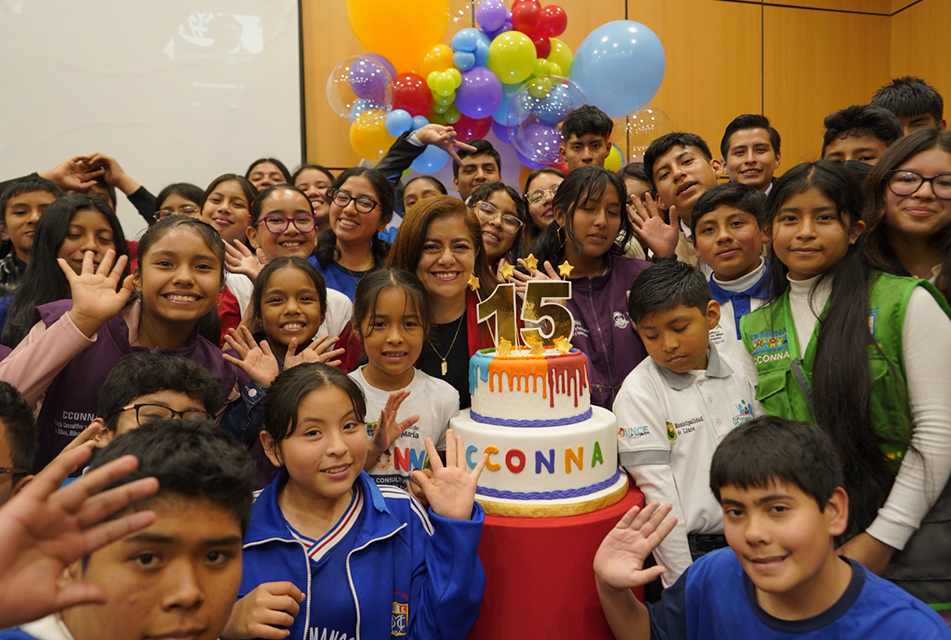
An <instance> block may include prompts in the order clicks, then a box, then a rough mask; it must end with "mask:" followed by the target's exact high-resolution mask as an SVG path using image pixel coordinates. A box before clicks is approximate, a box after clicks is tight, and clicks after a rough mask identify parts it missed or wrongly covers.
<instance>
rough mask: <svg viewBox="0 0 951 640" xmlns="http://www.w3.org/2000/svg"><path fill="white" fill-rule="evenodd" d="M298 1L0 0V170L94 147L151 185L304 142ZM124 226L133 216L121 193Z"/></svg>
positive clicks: (289, 151)
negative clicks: (82, 0) (144, 0)
mask: <svg viewBox="0 0 951 640" xmlns="http://www.w3.org/2000/svg"><path fill="white" fill-rule="evenodd" d="M299 16H300V11H299V5H298V0H197V1H196V0H161V2H141V1H130V0H93V1H92V2H73V1H72V0H0V56H2V60H3V64H2V65H0V79H2V80H0V179H8V178H14V177H18V176H21V175H26V174H28V173H30V172H33V171H40V170H44V169H49V168H51V167H52V166H54V165H56V164H58V163H59V162H60V161H62V160H65V159H67V158H70V157H73V156H77V155H86V154H91V153H94V152H102V153H105V154H106V155H109V156H112V157H114V158H115V159H116V160H117V161H118V162H119V164H120V165H121V166H122V168H123V169H124V170H125V172H126V173H127V174H129V176H131V177H132V178H133V179H135V180H136V181H138V182H139V183H140V184H142V185H143V186H145V187H146V188H147V189H148V190H149V191H151V192H152V193H153V194H156V195H157V194H158V192H159V191H160V190H161V189H162V188H163V187H164V186H165V185H167V184H169V183H171V182H192V183H194V184H196V185H198V186H199V187H201V188H202V189H204V188H205V187H206V186H207V185H208V183H209V182H210V181H211V180H212V179H213V178H214V177H215V176H218V175H220V174H222V173H229V172H233V173H239V174H242V175H243V174H244V172H245V170H246V169H247V167H248V165H249V164H250V163H251V162H252V161H253V160H254V159H256V158H258V157H261V156H273V157H276V158H279V159H281V160H282V161H284V163H285V164H286V165H287V166H288V167H289V168H291V169H292V170H293V167H294V166H296V165H297V164H299V163H300V161H301V157H302V145H303V142H302V141H303V135H302V134H303V132H302V126H303V125H302V122H303V112H302V108H301V104H302V102H301V44H300V17H299ZM117 209H118V211H119V216H120V218H121V220H122V223H123V227H124V229H125V231H126V234H127V235H128V237H130V238H136V237H138V236H139V235H140V233H141V232H142V230H144V229H145V227H146V223H145V221H144V220H143V219H142V218H141V217H139V216H138V214H137V213H136V211H135V209H134V207H132V205H131V204H129V202H128V200H126V198H125V197H124V196H123V195H122V193H121V192H120V193H118V194H117Z"/></svg>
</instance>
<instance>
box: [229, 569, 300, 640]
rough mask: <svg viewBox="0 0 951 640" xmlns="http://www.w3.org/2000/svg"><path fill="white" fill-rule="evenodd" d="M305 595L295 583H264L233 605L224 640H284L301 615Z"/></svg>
mask: <svg viewBox="0 0 951 640" xmlns="http://www.w3.org/2000/svg"><path fill="white" fill-rule="evenodd" d="M303 601H304V594H303V593H301V590H300V589H298V588H297V586H296V585H294V584H293V583H292V582H265V583H264V584H262V585H260V586H258V587H256V588H255V589H254V590H253V591H252V592H251V593H249V594H248V595H246V596H244V597H243V598H241V599H240V600H238V601H237V602H236V603H235V604H234V609H232V610H231V617H230V618H228V624H227V625H225V628H224V631H222V632H221V637H222V640H246V639H250V638H268V639H270V640H283V638H286V637H287V636H288V634H289V633H290V631H288V630H287V629H280V628H278V627H289V626H291V625H292V624H294V618H295V617H297V614H298V613H300V603H301V602H303Z"/></svg>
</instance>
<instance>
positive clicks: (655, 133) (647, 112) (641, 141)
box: [611, 105, 674, 162]
mask: <svg viewBox="0 0 951 640" xmlns="http://www.w3.org/2000/svg"><path fill="white" fill-rule="evenodd" d="M673 131H674V123H673V122H672V121H671V119H670V117H669V116H668V115H667V114H666V113H664V112H663V111H661V110H660V109H658V108H657V107H655V106H652V105H647V106H646V107H643V108H641V109H639V110H638V111H635V112H634V113H632V114H631V115H629V116H625V117H622V118H616V119H615V120H614V130H613V131H612V132H611V142H612V143H614V144H616V145H618V147H619V148H620V149H621V153H622V155H623V156H624V157H625V158H626V159H627V161H628V162H643V161H644V152H645V151H647V147H648V146H650V143H651V142H653V141H654V140H656V139H657V138H659V137H661V136H662V135H665V134H668V133H672V132H673Z"/></svg>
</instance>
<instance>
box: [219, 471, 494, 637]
mask: <svg viewBox="0 0 951 640" xmlns="http://www.w3.org/2000/svg"><path fill="white" fill-rule="evenodd" d="M286 479H287V475H286V473H281V474H280V475H278V477H277V478H276V479H275V480H274V482H272V483H271V484H270V485H268V486H267V488H265V489H264V490H263V491H262V492H261V494H260V495H259V496H258V499H257V501H256V502H255V504H254V510H253V511H252V513H251V522H250V525H249V527H248V533H247V536H246V537H245V542H244V575H243V576H242V579H241V590H240V591H239V593H238V597H239V598H241V597H244V596H245V595H247V594H248V593H250V592H251V591H252V590H253V589H254V588H255V587H257V586H259V585H261V584H263V583H265V582H283V581H287V582H292V583H294V584H295V585H297V587H298V588H300V590H301V591H302V592H303V593H304V594H305V596H306V599H305V601H304V603H302V604H301V609H300V613H299V614H298V615H297V617H296V618H295V620H294V624H293V625H292V626H291V627H290V635H289V636H288V640H308V638H307V633H308V629H309V628H310V626H311V624H310V610H311V602H312V599H314V598H317V599H319V598H320V593H321V591H322V590H324V591H326V590H329V589H346V588H349V589H350V593H351V594H352V595H353V600H354V604H355V606H356V612H357V636H356V637H357V640H360V638H364V639H366V640H376V639H379V638H386V637H390V636H391V635H392V636H393V637H398V636H406V637H408V638H414V639H423V638H447V639H449V638H452V639H455V638H464V637H465V636H466V634H468V632H469V629H470V628H471V627H472V625H473V623H474V622H475V620H476V618H477V617H478V615H479V605H480V604H481V602H482V592H483V591H484V590H485V573H484V572H483V570H482V563H481V562H480V560H479V556H478V550H479V537H480V535H481V533H482V522H483V520H484V519H485V513H484V512H483V511H482V507H480V506H479V504H478V503H476V504H475V506H474V508H473V512H472V519H471V520H451V519H448V518H443V517H441V516H439V515H436V514H435V513H433V512H432V511H430V512H429V517H427V516H426V513H425V512H424V511H423V508H422V505H420V504H419V502H418V501H417V500H416V499H415V498H413V497H412V496H410V495H409V494H408V493H406V492H405V491H402V490H400V489H394V488H391V487H377V485H376V483H375V482H373V480H372V479H371V478H370V476H368V475H367V474H366V473H365V472H361V473H360V475H359V476H358V478H357V481H356V483H355V484H356V485H357V486H359V487H360V490H361V491H362V492H363V496H364V498H365V501H364V507H363V509H364V513H363V517H362V520H361V523H360V525H359V529H358V530H357V538H356V544H355V546H354V548H353V549H352V550H351V551H350V552H349V553H348V554H347V576H346V579H347V582H348V583H349V585H348V586H345V585H343V584H319V585H318V584H311V579H310V578H311V567H310V565H309V562H310V559H309V558H308V557H307V556H306V555H305V552H304V548H303V546H302V545H301V544H300V543H299V542H297V541H296V540H294V538H293V537H292V536H291V533H290V531H289V530H288V527H287V525H286V523H285V520H284V518H283V515H282V514H281V510H280V507H279V506H278V496H279V494H280V490H281V487H282V486H283V485H284V483H285V482H286Z"/></svg>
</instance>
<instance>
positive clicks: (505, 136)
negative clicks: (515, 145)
mask: <svg viewBox="0 0 951 640" xmlns="http://www.w3.org/2000/svg"><path fill="white" fill-rule="evenodd" d="M492 133H494V134H495V137H496V138H498V139H499V140H501V141H502V142H507V143H508V144H512V140H511V139H510V138H509V128H508V127H506V126H505V125H504V124H499V123H498V121H497V120H492Z"/></svg>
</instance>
